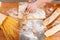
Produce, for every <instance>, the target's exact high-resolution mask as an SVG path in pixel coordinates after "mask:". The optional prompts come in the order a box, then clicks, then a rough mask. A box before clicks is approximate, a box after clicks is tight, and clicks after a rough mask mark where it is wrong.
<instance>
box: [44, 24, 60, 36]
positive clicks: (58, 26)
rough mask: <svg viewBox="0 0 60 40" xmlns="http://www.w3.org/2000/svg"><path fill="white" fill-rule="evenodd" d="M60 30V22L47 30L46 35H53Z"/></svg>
mask: <svg viewBox="0 0 60 40" xmlns="http://www.w3.org/2000/svg"><path fill="white" fill-rule="evenodd" d="M58 31H60V24H58V25H56V26H54V27H53V28H51V29H49V30H47V31H46V32H45V33H44V35H45V36H46V37H49V36H52V35H53V34H55V33H56V32H58Z"/></svg>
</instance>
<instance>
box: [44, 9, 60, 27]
mask: <svg viewBox="0 0 60 40" xmlns="http://www.w3.org/2000/svg"><path fill="white" fill-rule="evenodd" d="M59 15H60V8H58V9H57V10H56V11H55V12H54V13H53V14H52V15H51V16H50V17H48V18H47V19H45V20H44V22H43V23H44V25H45V26H47V25H49V24H50V23H52V22H53V21H54V20H55V19H56V18H57V17H58V16H59Z"/></svg>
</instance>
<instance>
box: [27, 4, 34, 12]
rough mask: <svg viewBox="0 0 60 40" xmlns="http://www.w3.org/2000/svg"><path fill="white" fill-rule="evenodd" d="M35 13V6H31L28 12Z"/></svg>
mask: <svg viewBox="0 0 60 40" xmlns="http://www.w3.org/2000/svg"><path fill="white" fill-rule="evenodd" d="M33 11H34V6H33V5H30V6H29V7H28V8H27V12H29V13H32V12H33Z"/></svg>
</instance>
